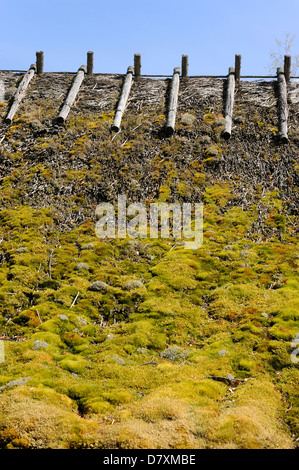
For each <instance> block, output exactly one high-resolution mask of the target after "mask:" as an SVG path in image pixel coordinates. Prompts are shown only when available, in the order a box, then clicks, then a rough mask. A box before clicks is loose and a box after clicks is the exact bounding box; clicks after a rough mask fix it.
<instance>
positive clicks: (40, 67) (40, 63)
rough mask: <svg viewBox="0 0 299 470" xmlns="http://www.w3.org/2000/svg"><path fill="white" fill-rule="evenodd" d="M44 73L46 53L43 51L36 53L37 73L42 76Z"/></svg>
mask: <svg viewBox="0 0 299 470" xmlns="http://www.w3.org/2000/svg"><path fill="white" fill-rule="evenodd" d="M43 72H44V53H43V51H37V52H36V73H37V75H40V74H42V73H43Z"/></svg>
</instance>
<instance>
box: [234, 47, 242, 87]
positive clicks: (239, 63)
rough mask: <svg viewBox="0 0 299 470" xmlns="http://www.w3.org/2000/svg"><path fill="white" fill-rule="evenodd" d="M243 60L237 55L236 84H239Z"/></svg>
mask: <svg viewBox="0 0 299 470" xmlns="http://www.w3.org/2000/svg"><path fill="white" fill-rule="evenodd" d="M241 60H242V56H241V55H240V54H236V55H235V80H236V83H239V81H240V76H241Z"/></svg>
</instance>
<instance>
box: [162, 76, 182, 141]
mask: <svg viewBox="0 0 299 470" xmlns="http://www.w3.org/2000/svg"><path fill="white" fill-rule="evenodd" d="M180 73H181V70H180V67H175V68H174V70H173V76H172V81H171V89H170V96H169V103H168V113H167V120H166V133H167V134H168V135H171V134H173V133H174V130H175V118H176V111H177V105H178V94H179V86H180Z"/></svg>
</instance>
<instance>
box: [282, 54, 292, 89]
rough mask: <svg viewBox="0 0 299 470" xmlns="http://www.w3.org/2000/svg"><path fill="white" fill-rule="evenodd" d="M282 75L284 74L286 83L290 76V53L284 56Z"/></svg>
mask: <svg viewBox="0 0 299 470" xmlns="http://www.w3.org/2000/svg"><path fill="white" fill-rule="evenodd" d="M284 76H285V79H286V82H287V83H288V82H289V81H290V77H291V56H290V55H285V56H284Z"/></svg>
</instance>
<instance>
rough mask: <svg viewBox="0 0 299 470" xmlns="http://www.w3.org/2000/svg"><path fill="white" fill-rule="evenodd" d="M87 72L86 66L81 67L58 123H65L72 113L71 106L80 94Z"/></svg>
mask: <svg viewBox="0 0 299 470" xmlns="http://www.w3.org/2000/svg"><path fill="white" fill-rule="evenodd" d="M86 72H87V69H86V66H85V65H81V67H80V68H79V69H78V72H77V73H76V76H75V78H74V80H73V83H72V86H71V88H70V90H69V92H68V94H67V97H66V100H65V102H64V105H63V107H62V109H61V111H60V113H59V116H58V118H57V121H58V122H59V123H63V122H64V121H65V120H66V118H67V116H68V114H69V112H70V109H71V106H72V104H73V102H74V101H75V98H76V96H77V94H78V92H79V89H80V86H81V83H82V81H83V79H84V76H85V74H86Z"/></svg>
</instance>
